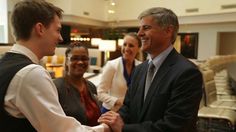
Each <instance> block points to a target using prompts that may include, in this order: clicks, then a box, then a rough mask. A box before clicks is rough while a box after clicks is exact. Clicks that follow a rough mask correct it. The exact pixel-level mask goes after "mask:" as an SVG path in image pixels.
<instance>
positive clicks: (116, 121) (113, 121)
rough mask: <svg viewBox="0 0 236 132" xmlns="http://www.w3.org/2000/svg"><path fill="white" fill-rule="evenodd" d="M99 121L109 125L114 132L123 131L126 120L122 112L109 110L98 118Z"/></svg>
mask: <svg viewBox="0 0 236 132" xmlns="http://www.w3.org/2000/svg"><path fill="white" fill-rule="evenodd" d="M98 122H99V123H105V124H107V125H109V126H110V128H111V129H112V131H113V132H121V131H122V128H123V127H124V122H123V120H122V118H121V117H120V114H118V113H116V112H114V111H108V112H106V113H105V114H102V115H101V116H100V118H99V119H98Z"/></svg>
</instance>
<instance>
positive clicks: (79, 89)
mask: <svg viewBox="0 0 236 132" xmlns="http://www.w3.org/2000/svg"><path fill="white" fill-rule="evenodd" d="M65 56H66V61H65V76H64V77H62V78H57V79H55V80H54V83H55V85H56V87H57V89H58V94H59V102H60V104H61V106H62V108H63V110H64V112H65V114H66V115H67V116H72V117H74V118H76V119H77V120H78V121H79V122H81V124H83V125H88V126H95V125H98V123H97V119H98V118H99V116H100V108H99V105H98V102H97V100H96V97H95V96H96V94H97V91H96V86H95V85H94V84H93V83H92V82H90V81H88V80H86V79H85V78H84V77H83V75H84V73H85V72H86V71H87V70H88V65H89V54H88V49H87V48H86V47H85V46H83V45H81V43H72V44H71V45H70V46H69V47H68V48H67V49H66V52H65Z"/></svg>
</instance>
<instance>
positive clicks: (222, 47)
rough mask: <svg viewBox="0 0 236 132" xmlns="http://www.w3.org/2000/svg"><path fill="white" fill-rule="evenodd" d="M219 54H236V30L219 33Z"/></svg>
mask: <svg viewBox="0 0 236 132" xmlns="http://www.w3.org/2000/svg"><path fill="white" fill-rule="evenodd" d="M219 40H220V43H219V54H220V55H229V54H236V31H235V32H222V33H219Z"/></svg>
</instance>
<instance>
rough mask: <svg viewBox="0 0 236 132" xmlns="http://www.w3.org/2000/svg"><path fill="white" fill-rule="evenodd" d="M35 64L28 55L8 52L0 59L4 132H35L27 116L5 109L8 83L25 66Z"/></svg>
mask: <svg viewBox="0 0 236 132" xmlns="http://www.w3.org/2000/svg"><path fill="white" fill-rule="evenodd" d="M29 64H33V62H32V61H31V60H30V59H29V58H28V57H26V56H24V55H21V54H16V53H9V52H8V53H6V54H5V55H4V56H3V57H2V59H1V60H0V131H2V132H18V131H19V132H34V131H35V129H34V128H33V127H32V125H31V124H30V122H29V121H28V120H27V119H26V118H15V117H13V116H11V115H10V114H9V113H8V112H7V111H6V110H5V109H4V98H5V95H6V91H7V89H8V85H9V84H10V82H11V80H12V78H13V77H14V76H15V74H16V73H17V72H18V71H19V70H20V69H22V68H23V67H25V66H27V65H29Z"/></svg>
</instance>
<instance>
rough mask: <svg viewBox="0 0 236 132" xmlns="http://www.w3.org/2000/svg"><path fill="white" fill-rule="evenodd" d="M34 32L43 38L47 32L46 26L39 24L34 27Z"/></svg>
mask: <svg viewBox="0 0 236 132" xmlns="http://www.w3.org/2000/svg"><path fill="white" fill-rule="evenodd" d="M34 30H35V33H36V34H37V35H39V36H42V35H43V34H44V32H45V26H44V25H43V24H42V23H40V22H38V23H36V24H35V25H34Z"/></svg>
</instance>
